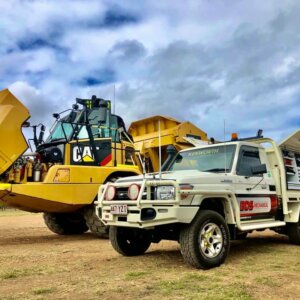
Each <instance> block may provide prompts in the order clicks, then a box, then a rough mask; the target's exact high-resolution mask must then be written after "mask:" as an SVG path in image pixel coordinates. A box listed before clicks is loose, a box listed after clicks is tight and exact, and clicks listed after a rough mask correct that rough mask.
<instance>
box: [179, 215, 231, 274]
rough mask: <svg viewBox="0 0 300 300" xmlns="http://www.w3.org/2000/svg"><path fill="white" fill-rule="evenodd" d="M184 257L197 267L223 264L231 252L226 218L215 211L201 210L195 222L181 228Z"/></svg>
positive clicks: (181, 244)
mask: <svg viewBox="0 0 300 300" xmlns="http://www.w3.org/2000/svg"><path fill="white" fill-rule="evenodd" d="M179 240H180V246H181V253H182V256H183V259H184V261H185V262H187V263H188V264H190V265H192V266H193V267H196V268H201V269H209V268H213V267H217V266H219V265H221V264H222V263H223V262H224V261H225V259H226V257H227V255H228V252H229V247H230V235H229V230H228V226H227V224H226V222H225V220H224V218H223V217H222V216H221V215H220V214H218V213H217V212H215V211H211V210H202V211H200V212H199V213H198V214H197V216H196V217H195V219H194V220H193V222H192V223H191V224H189V225H187V226H185V227H183V228H182V229H181V232H180V237H179Z"/></svg>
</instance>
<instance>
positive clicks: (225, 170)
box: [224, 119, 227, 175]
mask: <svg viewBox="0 0 300 300" xmlns="http://www.w3.org/2000/svg"><path fill="white" fill-rule="evenodd" d="M224 151H225V169H224V173H225V175H226V173H227V161H226V160H227V153H226V120H225V119H224Z"/></svg>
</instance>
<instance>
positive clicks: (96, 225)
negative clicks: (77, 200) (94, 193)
mask: <svg viewBox="0 0 300 300" xmlns="http://www.w3.org/2000/svg"><path fill="white" fill-rule="evenodd" d="M83 215H84V218H85V221H86V225H87V226H88V227H89V229H90V231H91V232H92V233H93V234H95V235H96V236H97V237H99V238H108V230H109V228H108V226H105V225H104V224H103V223H102V222H101V221H100V219H99V218H98V217H97V215H96V211H95V207H94V205H91V206H89V207H87V208H86V209H85V210H84V214H83Z"/></svg>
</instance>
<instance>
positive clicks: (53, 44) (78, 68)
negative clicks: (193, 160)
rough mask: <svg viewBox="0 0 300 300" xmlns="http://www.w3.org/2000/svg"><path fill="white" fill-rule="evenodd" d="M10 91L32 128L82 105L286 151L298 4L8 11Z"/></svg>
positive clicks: (298, 61)
mask: <svg viewBox="0 0 300 300" xmlns="http://www.w3.org/2000/svg"><path fill="white" fill-rule="evenodd" d="M0 11H1V18H0V36H1V39H0V59H1V60H0V89H4V88H7V87H8V88H9V89H10V90H11V91H12V92H13V93H14V94H15V95H16V96H17V97H19V98H20V99H21V100H22V101H23V102H24V103H25V104H26V105H27V107H28V108H29V109H30V111H31V115H32V121H33V122H36V123H38V122H44V123H46V124H47V125H49V122H50V121H51V122H52V120H51V113H52V112H55V111H62V110H64V109H66V108H68V107H69V106H70V104H71V103H72V102H73V101H74V99H75V98H76V97H83V98H88V97H90V96H91V95H93V94H95V95H97V96H99V97H101V98H105V99H112V98H113V87H114V85H115V86H116V113H117V114H120V115H121V116H123V118H124V120H125V122H126V124H130V122H131V121H133V120H137V119H139V118H144V117H148V116H150V115H154V114H160V115H169V116H172V117H175V118H177V119H179V120H182V121H191V122H193V123H194V124H195V125H197V126H198V127H200V128H202V129H203V130H204V131H206V132H207V133H208V135H209V136H214V137H215V138H218V139H223V123H224V120H225V121H226V132H228V133H229V132H232V131H237V132H239V133H240V135H243V136H248V135H253V134H254V133H255V132H256V131H257V129H258V128H262V129H263V130H264V134H265V136H270V137H273V138H275V139H276V140H280V139H282V138H284V137H285V135H287V134H290V133H292V132H293V131H294V130H296V129H297V128H298V127H300V126H299V125H300V109H299V105H300V18H299V16H300V2H299V1H298V0H294V1H289V0H285V1H276V0H273V1H269V0H264V1H255V0H253V1H243V0H240V1H229V0H227V1H226V0H223V1H221V0H202V1H200V0H197V1H189V0H185V1H180V0H177V1H176V0H169V1H167V0H162V1H151V0H149V1H117V0H116V1H113V0H110V1H106V0H103V1H93V0H90V1H84V0H83V1H77V0H73V1H67V0H60V1H51V0H48V1H43V0H27V1H26V0H10V1H4V0H1V1H0Z"/></svg>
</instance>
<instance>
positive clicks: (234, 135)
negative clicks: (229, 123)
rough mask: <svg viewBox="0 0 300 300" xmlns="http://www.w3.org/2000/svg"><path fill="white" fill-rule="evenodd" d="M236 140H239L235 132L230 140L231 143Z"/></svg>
mask: <svg viewBox="0 0 300 300" xmlns="http://www.w3.org/2000/svg"><path fill="white" fill-rule="evenodd" d="M238 138H239V137H238V134H237V133H236V132H233V133H232V134H231V140H232V141H236V140H237V139H238Z"/></svg>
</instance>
